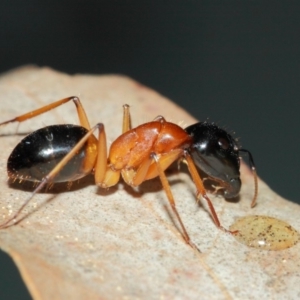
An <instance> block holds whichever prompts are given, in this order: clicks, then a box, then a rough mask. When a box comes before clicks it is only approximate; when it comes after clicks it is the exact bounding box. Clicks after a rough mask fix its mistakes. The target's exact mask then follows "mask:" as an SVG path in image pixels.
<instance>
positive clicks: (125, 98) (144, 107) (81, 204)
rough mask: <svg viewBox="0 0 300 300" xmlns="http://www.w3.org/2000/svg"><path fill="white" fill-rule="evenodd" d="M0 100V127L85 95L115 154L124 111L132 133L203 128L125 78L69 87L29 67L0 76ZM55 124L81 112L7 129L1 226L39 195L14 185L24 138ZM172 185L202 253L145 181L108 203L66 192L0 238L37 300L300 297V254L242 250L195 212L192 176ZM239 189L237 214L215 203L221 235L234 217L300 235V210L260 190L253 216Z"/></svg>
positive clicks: (46, 199) (86, 78)
mask: <svg viewBox="0 0 300 300" xmlns="http://www.w3.org/2000/svg"><path fill="white" fill-rule="evenodd" d="M0 95H1V100H0V103H1V120H0V122H2V121H5V120H8V119H11V118H13V117H15V116H17V115H19V114H22V113H25V112H28V111H30V110H32V109H36V108H38V107H40V106H42V105H45V104H49V103H51V102H53V101H55V100H58V99H61V98H64V97H67V96H72V95H77V96H79V97H80V98H81V101H82V103H83V105H84V107H85V109H86V111H87V115H88V117H89V119H90V122H91V124H92V125H93V124H96V123H98V122H103V123H104V124H105V127H106V133H107V137H108V141H109V143H110V142H111V141H113V140H114V139H115V138H116V137H117V136H118V135H119V134H120V133H121V124H122V105H123V104H125V103H127V104H129V105H130V106H131V113H132V121H133V125H134V126H136V125H138V124H141V123H144V122H146V121H149V120H152V119H153V118H154V117H156V116H157V115H163V116H164V117H165V118H166V119H167V120H169V121H172V122H174V123H178V124H181V125H183V126H186V125H189V124H192V123H193V122H195V119H193V118H192V117H191V116H189V115H188V114H187V113H186V112H184V111H183V110H182V109H180V108H179V107H178V106H176V105H175V104H173V103H172V102H170V101H169V100H167V99H166V98H164V97H162V96H161V95H159V94H158V93H156V92H155V91H153V90H151V89H149V88H147V87H145V86H143V85H141V84H139V83H137V82H135V81H133V80H131V79H129V78H127V77H123V76H115V75H108V76H91V75H74V76H70V75H66V74H63V73H59V72H56V71H53V70H51V69H49V68H37V67H23V68H20V69H17V70H13V71H11V72H9V73H6V74H3V75H2V77H1V78H0ZM58 123H74V124H78V118H77V115H76V110H75V107H74V104H73V103H69V104H66V105H64V106H62V107H60V108H57V109H55V110H53V111H51V112H49V113H47V114H45V115H42V116H40V117H37V118H35V119H32V120H29V121H26V122H24V123H22V124H20V125H19V126H17V125H15V124H9V125H7V126H4V127H1V128H0V135H1V137H0V138H1V144H2V148H1V149H2V151H1V153H0V168H1V172H0V184H1V195H0V209H1V214H0V217H1V220H3V221H4V220H5V219H6V218H7V216H8V214H11V213H12V211H15V210H16V209H18V208H19V207H20V205H21V203H22V201H24V200H25V199H26V198H27V196H28V195H29V193H30V190H31V186H30V184H29V185H28V184H23V183H22V184H17V183H15V184H13V185H9V184H8V182H7V174H6V160H7V157H8V156H9V154H10V152H11V151H12V149H13V148H14V146H15V145H16V144H17V143H18V141H19V140H20V139H21V138H22V137H23V136H22V135H21V136H20V134H21V133H28V132H31V131H33V130H35V129H37V128H40V127H43V126H46V125H50V124H58ZM16 130H17V132H18V133H19V134H18V135H14V133H15V132H16ZM183 169H184V168H183ZM184 170H185V169H184ZM258 174H259V166H258ZM168 178H169V180H170V182H171V188H172V191H173V193H174V196H175V200H176V203H177V208H178V210H179V212H180V215H181V217H182V219H183V221H184V223H185V225H186V228H187V230H188V232H189V234H190V236H191V238H192V240H193V241H194V243H195V244H196V245H197V246H198V247H199V249H201V251H202V253H198V252H196V251H195V250H193V249H192V248H190V247H189V246H187V245H186V244H185V243H184V241H183V240H182V237H181V235H180V233H179V231H178V229H177V228H176V226H175V225H174V219H173V218H172V217H171V216H170V215H171V212H170V207H169V205H168V202H167V200H166V196H165V194H164V191H162V189H161V185H160V182H159V180H151V181H148V182H146V183H144V184H142V185H141V187H140V188H139V189H138V190H133V189H132V188H130V187H128V186H126V185H125V184H124V183H123V182H122V181H121V182H120V183H119V184H118V185H117V186H116V187H114V188H111V189H109V190H107V191H106V190H101V189H98V188H97V187H96V186H95V185H94V179H93V177H92V176H87V177H86V178H85V179H83V180H80V182H79V183H74V184H73V185H72V186H71V189H70V190H68V189H67V185H66V184H60V185H58V186H55V187H54V188H53V189H51V190H50V191H48V192H46V193H41V194H38V195H37V196H36V197H34V199H33V201H32V202H31V204H30V205H29V206H28V207H27V208H26V210H25V211H24V216H26V218H25V219H24V220H23V221H22V222H21V223H19V224H18V225H16V226H12V227H10V228H7V229H4V230H0V246H1V248H2V249H3V250H4V251H6V252H8V253H9V254H10V255H11V256H12V258H13V259H14V261H15V263H16V264H17V266H18V268H19V269H20V271H21V274H22V277H23V279H24V281H25V283H26V284H27V286H28V288H29V290H30V293H31V294H32V296H33V297H34V298H35V299H296V298H298V297H299V289H298V286H299V276H298V275H299V268H300V259H299V252H300V251H299V249H300V245H299V244H297V245H296V246H294V247H292V248H289V249H287V250H282V251H264V250H258V249H254V248H248V247H247V246H245V245H243V244H240V243H239V242H238V241H237V240H236V239H235V238H234V237H233V236H231V235H228V234H225V233H224V232H222V231H220V230H218V229H217V228H216V226H215V225H214V223H213V221H212V219H211V218H210V215H209V213H208V212H207V211H206V210H205V209H204V208H203V207H202V206H197V204H196V202H195V187H194V185H193V182H192V181H191V179H190V177H189V175H188V173H187V172H185V171H183V172H176V171H174V170H173V171H171V172H169V174H168ZM242 181H243V188H242V191H241V194H240V197H239V201H237V202H227V201H224V199H223V198H222V197H220V196H218V197H215V196H212V195H211V196H210V197H211V199H212V201H213V203H214V205H215V208H216V211H217V213H218V215H219V218H220V220H221V222H222V224H223V225H224V226H225V227H227V228H228V227H229V226H230V225H231V224H232V223H234V221H235V220H236V218H238V217H241V216H246V215H254V214H255V215H268V216H272V217H276V218H279V219H282V220H284V221H286V222H288V223H289V224H290V225H292V226H293V227H294V228H295V229H297V230H299V229H300V218H299V215H300V207H299V206H298V205H296V204H294V203H291V202H289V201H287V200H284V199H282V198H281V197H279V196H278V195H276V194H275V193H274V192H272V191H271V190H270V189H269V187H268V186H267V185H266V184H265V183H263V182H262V181H259V196H258V201H257V202H258V204H257V206H256V207H255V208H253V209H251V208H250V203H251V199H252V195H253V179H252V174H251V172H250V171H249V170H248V169H247V168H246V167H245V166H242Z"/></svg>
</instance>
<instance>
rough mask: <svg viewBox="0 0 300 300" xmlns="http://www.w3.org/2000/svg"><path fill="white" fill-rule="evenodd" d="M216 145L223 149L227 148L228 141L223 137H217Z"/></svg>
mask: <svg viewBox="0 0 300 300" xmlns="http://www.w3.org/2000/svg"><path fill="white" fill-rule="evenodd" d="M218 145H219V146H220V147H221V148H222V149H223V150H227V149H228V148H229V147H230V145H229V141H228V140H227V139H225V138H219V139H218Z"/></svg>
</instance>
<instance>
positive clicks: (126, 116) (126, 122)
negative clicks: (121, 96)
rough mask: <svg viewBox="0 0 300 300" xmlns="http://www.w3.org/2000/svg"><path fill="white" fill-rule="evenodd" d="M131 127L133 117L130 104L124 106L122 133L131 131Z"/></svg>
mask: <svg viewBox="0 0 300 300" xmlns="http://www.w3.org/2000/svg"><path fill="white" fill-rule="evenodd" d="M131 128H132V127H131V116H130V106H129V105H128V104H124V105H123V128H122V133H125V132H126V131H128V130H130V129H131Z"/></svg>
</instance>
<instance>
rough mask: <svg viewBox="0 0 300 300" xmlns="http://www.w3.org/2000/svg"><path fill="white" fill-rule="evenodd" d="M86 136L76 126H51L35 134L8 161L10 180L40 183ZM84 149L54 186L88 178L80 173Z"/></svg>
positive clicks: (58, 177) (16, 149)
mask: <svg viewBox="0 0 300 300" xmlns="http://www.w3.org/2000/svg"><path fill="white" fill-rule="evenodd" d="M86 133H87V129H85V128H84V127H81V126H77V125H52V126H47V127H44V128H41V129H39V130H37V131H34V132H32V133H31V134H29V135H27V136H26V137H25V138H24V139H23V140H22V141H21V142H20V143H19V144H18V145H17V146H16V147H15V149H14V150H13V151H12V153H11V155H10V157H9V158H8V162H7V172H8V176H9V177H10V178H12V179H18V178H19V179H23V180H29V181H41V180H42V178H43V177H45V176H46V175H47V174H48V173H49V172H50V171H51V170H52V169H53V168H54V167H55V166H56V165H57V163H58V162H59V161H60V160H61V159H62V158H63V157H64V156H65V155H66V154H67V153H69V152H70V151H71V150H72V149H73V148H74V146H75V145H76V144H77V143H78V142H79V140H80V139H82V138H83V136H84V135H85V134H86ZM85 148H86V147H84V146H83V147H82V149H81V150H80V151H79V152H78V153H77V154H75V156H74V157H73V158H72V159H71V160H70V161H69V162H68V164H67V165H66V166H65V167H64V168H63V169H62V170H61V171H60V172H59V174H58V175H57V176H56V177H55V178H54V181H53V182H65V181H70V180H75V179H78V178H80V177H83V176H85V174H82V172H81V167H82V164H83V161H84V158H85Z"/></svg>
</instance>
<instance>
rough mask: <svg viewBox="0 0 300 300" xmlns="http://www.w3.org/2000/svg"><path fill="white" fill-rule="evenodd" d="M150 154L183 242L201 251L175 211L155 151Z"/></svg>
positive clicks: (166, 180)
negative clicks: (180, 230) (178, 225)
mask: <svg viewBox="0 0 300 300" xmlns="http://www.w3.org/2000/svg"><path fill="white" fill-rule="evenodd" d="M151 156H152V158H153V159H154V161H155V162H156V166H157V171H158V174H159V178H160V181H161V184H162V186H163V189H164V191H165V193H166V195H167V198H168V200H169V203H170V205H171V207H172V210H173V212H174V214H175V216H176V218H177V220H178V222H179V224H180V227H181V229H182V236H183V238H184V240H185V242H186V243H187V244H188V245H190V246H191V247H192V248H193V249H196V250H197V251H199V252H201V251H200V250H199V249H198V248H197V246H196V245H195V244H194V243H193V242H192V241H191V239H190V236H189V235H188V233H187V230H186V229H185V226H184V224H183V222H182V220H181V217H180V215H179V213H178V211H177V208H176V203H175V199H174V197H173V194H172V191H171V188H170V184H169V182H168V179H167V177H166V174H165V172H164V171H163V169H162V167H161V165H160V162H159V158H158V156H157V155H156V154H155V153H152V155H151Z"/></svg>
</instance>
